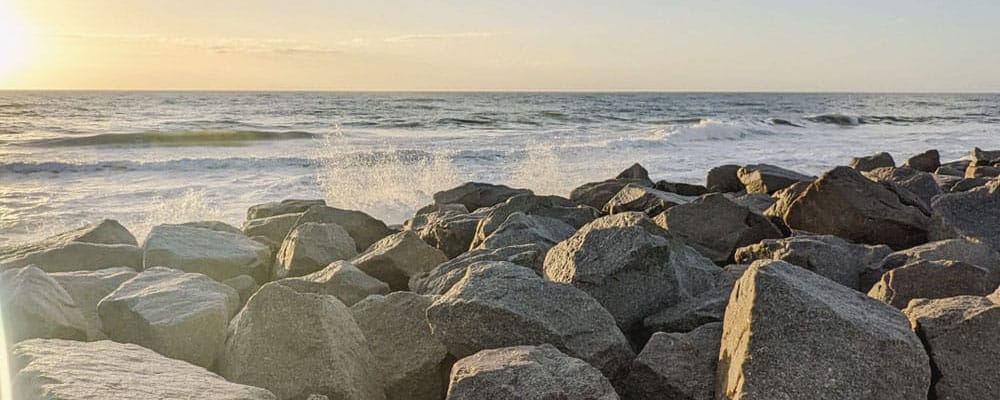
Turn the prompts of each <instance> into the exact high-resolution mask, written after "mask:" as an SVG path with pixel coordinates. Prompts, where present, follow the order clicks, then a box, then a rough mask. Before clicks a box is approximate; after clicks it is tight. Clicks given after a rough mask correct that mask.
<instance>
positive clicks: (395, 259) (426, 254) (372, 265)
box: [351, 231, 448, 290]
mask: <svg viewBox="0 0 1000 400" xmlns="http://www.w3.org/2000/svg"><path fill="white" fill-rule="evenodd" d="M445 261H448V257H447V256H445V255H444V253H443V252H442V251H441V250H438V249H436V248H434V247H432V246H430V245H428V244H427V243H426V242H424V241H423V240H421V239H420V236H419V235H417V234H416V232H413V231H403V232H400V233H397V234H393V235H390V236H387V237H385V238H384V239H382V240H380V241H378V242H375V244H373V245H372V246H371V247H369V248H368V250H366V251H365V252H364V253H361V254H360V255H358V256H357V257H355V258H354V259H353V260H351V263H352V264H354V265H355V266H357V267H358V269H360V270H361V271H363V272H364V273H366V274H368V275H371V276H373V277H375V278H376V279H378V280H381V281H382V282H385V283H387V284H389V287H390V288H391V289H392V290H407V289H408V288H409V282H410V277H413V276H416V275H417V274H420V273H423V272H427V271H430V270H431V269H434V267H436V266H438V264H441V263H443V262H445Z"/></svg>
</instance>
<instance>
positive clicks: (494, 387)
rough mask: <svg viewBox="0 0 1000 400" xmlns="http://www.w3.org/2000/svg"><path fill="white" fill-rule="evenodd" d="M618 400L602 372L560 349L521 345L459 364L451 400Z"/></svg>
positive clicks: (494, 351)
mask: <svg viewBox="0 0 1000 400" xmlns="http://www.w3.org/2000/svg"><path fill="white" fill-rule="evenodd" d="M479 399H509V400H521V399H523V400H543V399H579V400H617V399H618V395H617V394H616V393H615V390H614V388H613V387H612V386H611V383H610V382H608V380H607V379H606V378H605V377H604V376H603V375H601V371H598V370H597V369H596V368H594V367H592V366H591V365H590V364H587V363H586V362H584V361H583V360H580V359H577V358H573V357H570V356H567V355H565V354H563V353H562V352H560V351H559V349H557V348H555V347H553V346H551V345H548V344H543V345H541V346H516V347H505V348H500V349H491V350H483V351H480V352H478V353H476V354H473V355H471V356H468V357H465V358H463V359H461V360H459V361H458V362H457V363H455V366H454V368H452V372H451V383H450V386H449V388H448V400H479Z"/></svg>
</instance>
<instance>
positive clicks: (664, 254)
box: [544, 213, 720, 331]
mask: <svg viewBox="0 0 1000 400" xmlns="http://www.w3.org/2000/svg"><path fill="white" fill-rule="evenodd" d="M719 271H720V269H719V267H717V266H715V265H714V264H713V263H712V261H711V260H709V259H707V258H705V257H703V256H702V255H701V254H699V253H698V252H697V251H695V250H694V249H692V248H691V247H688V246H687V245H686V244H684V242H683V241H682V240H681V239H678V238H676V237H673V236H672V235H670V234H669V233H667V232H666V231H664V230H663V229H662V228H660V227H659V226H656V225H655V224H654V223H653V222H652V221H651V220H650V219H649V218H647V217H646V216H645V215H644V214H641V213H623V214H615V215H611V216H607V217H602V218H598V219H597V220H595V221H594V222H591V223H590V224H587V225H586V226H584V227H583V228H580V230H579V231H577V232H576V234H574V235H573V236H571V237H570V238H569V239H566V240H565V241H563V242H561V243H559V244H557V245H556V246H555V247H553V248H552V249H551V250H549V252H548V254H547V255H546V256H545V266H544V272H545V278H546V279H548V280H551V281H553V282H562V283H569V284H572V285H573V286H575V287H577V288H579V289H581V290H583V291H584V292H586V293H588V294H590V295H591V296H593V297H594V298H595V299H597V301H598V302H600V303H601V305H603V306H604V308H606V309H607V310H608V311H609V312H610V313H611V315H613V316H614V318H615V321H617V323H618V326H620V327H621V328H622V330H625V331H628V330H631V329H632V328H634V327H635V326H636V324H638V323H639V322H641V321H642V319H643V318H645V317H647V316H649V315H651V314H653V313H654V312H656V311H658V310H661V309H663V308H666V307H670V306H672V305H674V304H677V303H679V302H681V301H684V300H687V299H689V298H692V297H694V296H697V295H698V294H700V293H702V292H704V291H707V290H709V289H711V287H712V282H713V281H714V279H715V276H716V275H718V273H719Z"/></svg>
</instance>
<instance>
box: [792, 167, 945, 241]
mask: <svg viewBox="0 0 1000 400" xmlns="http://www.w3.org/2000/svg"><path fill="white" fill-rule="evenodd" d="M900 196H901V195H900V193H898V192H896V191H894V190H891V189H890V188H888V187H887V186H886V185H884V184H879V183H875V182H872V181H870V180H868V179H866V178H865V177H864V176H862V175H861V173H859V172H857V171H855V170H854V169H851V168H847V167H837V168H834V169H833V170H831V171H829V172H827V173H826V174H823V176H822V177H821V178H819V179H818V180H816V181H815V182H813V183H812V184H810V185H809V187H808V188H807V189H806V191H805V192H803V193H802V195H800V196H799V197H798V198H797V199H795V201H794V202H792V204H791V206H790V207H789V208H788V211H787V212H786V213H785V223H787V224H788V226H789V227H791V228H793V229H801V230H805V231H809V232H814V233H820V234H829V235H836V236H839V237H841V238H844V239H847V240H850V241H852V242H856V243H866V244H885V245H888V246H889V247H891V248H893V249H895V250H899V249H905V248H907V247H912V246H916V245H919V244H923V243H926V242H927V226H928V223H929V219H928V216H927V214H925V213H924V211H923V210H922V209H921V208H920V207H919V206H918V205H916V204H914V203H913V202H911V201H909V200H908V199H906V198H904V197H900Z"/></svg>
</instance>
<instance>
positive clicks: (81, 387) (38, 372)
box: [11, 339, 275, 400]
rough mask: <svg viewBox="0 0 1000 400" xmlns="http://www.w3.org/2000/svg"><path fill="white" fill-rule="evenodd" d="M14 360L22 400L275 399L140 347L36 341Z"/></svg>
mask: <svg viewBox="0 0 1000 400" xmlns="http://www.w3.org/2000/svg"><path fill="white" fill-rule="evenodd" d="M11 357H12V360H11V361H12V364H13V367H14V371H13V372H16V374H14V375H13V391H14V398H16V399H42V398H45V399H63V400H84V399H119V400H144V399H217V400H274V399H275V397H274V395H273V394H272V393H271V392H269V391H267V390H264V389H260V388H255V387H251V386H244V385H238V384H235V383H229V382H226V380H225V379H222V378H221V377H219V376H218V375H216V374H213V373H211V372H208V371H207V370H205V369H204V368H201V367H197V366H194V365H191V364H188V363H186V362H184V361H180V360H174V359H170V358H167V357H164V356H161V355H159V354H157V353H156V352H154V351H152V350H149V349H146V348H143V347H139V346H136V345H134V344H122V343H115V342H112V341H107V340H102V341H99V342H92V343H85V342H76V341H69V340H58V339H35V340H29V341H24V342H21V343H19V344H17V345H16V346H14V348H13V350H12V351H11Z"/></svg>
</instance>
